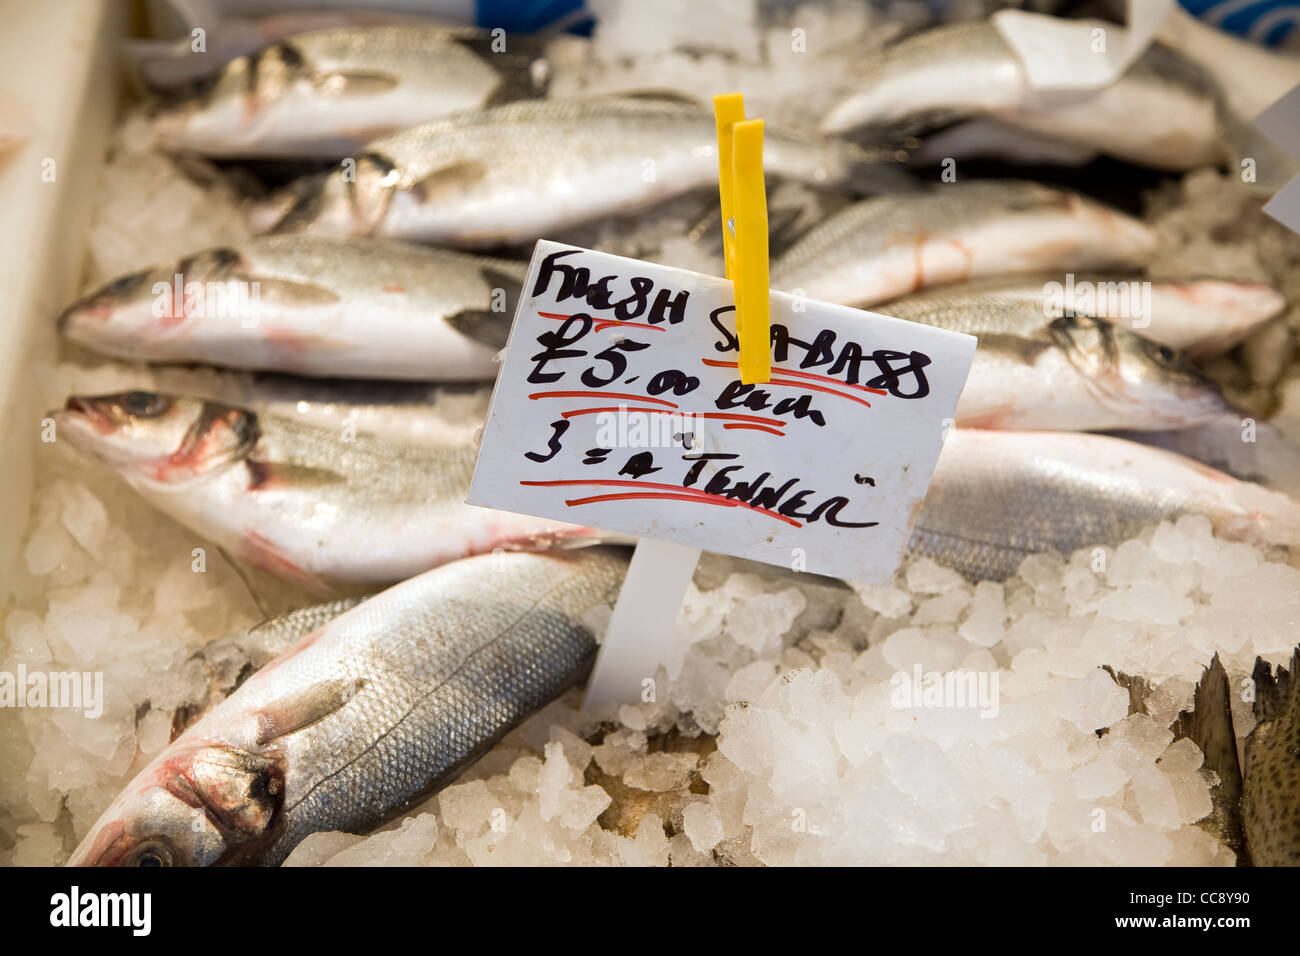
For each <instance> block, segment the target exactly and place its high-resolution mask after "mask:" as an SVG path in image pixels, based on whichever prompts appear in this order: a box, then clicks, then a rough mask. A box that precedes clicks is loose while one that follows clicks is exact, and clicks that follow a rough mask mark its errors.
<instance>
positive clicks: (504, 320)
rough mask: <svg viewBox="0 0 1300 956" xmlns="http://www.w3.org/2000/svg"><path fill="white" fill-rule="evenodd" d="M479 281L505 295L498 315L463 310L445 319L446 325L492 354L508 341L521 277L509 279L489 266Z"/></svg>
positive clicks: (516, 276) (486, 311) (485, 310)
mask: <svg viewBox="0 0 1300 956" xmlns="http://www.w3.org/2000/svg"><path fill="white" fill-rule="evenodd" d="M479 272H480V274H481V275H482V276H483V281H484V282H486V283H487V284H488V286H489V287H490V288H491V289H493V290H494V291H493V295H495V290H497V289H501V290H503V291H504V292H505V299H506V301H505V308H504V309H503V310H502V311H500V312H496V311H492V310H489V309H463V310H462V311H460V312H457V313H456V314H455V315H450V316H448V317H447V324H448V325H450V326H451V327H452V328H453V329H455V330H456V331H457V332H458V333H460V334H461V335H463V336H465V337H466V338H467V339H470V340H472V341H474V342H478V343H480V344H482V345H485V346H487V347H488V348H490V349H493V350H494V351H500V350H501V349H503V348H505V347H506V342H507V341H509V339H510V323H511V320H512V318H513V317H514V314H515V307H516V306H517V305H518V303H519V295H520V293H521V292H522V291H523V277H522V276H519V275H511V274H509V273H506V272H503V271H501V270H499V269H495V268H493V267H492V266H483V267H482V268H481V269H480V270H479Z"/></svg>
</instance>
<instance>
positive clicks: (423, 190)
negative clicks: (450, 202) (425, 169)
mask: <svg viewBox="0 0 1300 956" xmlns="http://www.w3.org/2000/svg"><path fill="white" fill-rule="evenodd" d="M486 175H487V167H486V166H484V165H483V164H482V163H479V162H475V161H473V160H466V161H464V162H459V163H452V164H451V165H450V166H443V167H442V168H441V169H436V170H434V171H433V172H432V173H430V174H429V175H428V176H425V177H424V178H423V179H421V180H420V181H418V182H417V183H415V184H414V185H413V186H412V187H411V191H412V192H414V193H416V194H418V195H419V196H420V198H421V199H424V200H429V199H434V198H436V197H438V196H440V195H441V194H443V193H446V194H449V195H455V194H456V193H458V192H459V191H460V190H462V189H464V188H466V187H467V186H472V185H473V184H474V183H476V182H478V181H479V180H480V179H482V178H483V177H484V176H486Z"/></svg>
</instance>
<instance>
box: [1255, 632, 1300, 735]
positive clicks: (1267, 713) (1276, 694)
mask: <svg viewBox="0 0 1300 956" xmlns="http://www.w3.org/2000/svg"><path fill="white" fill-rule="evenodd" d="M1297 669H1300V647H1297V648H1296V650H1295V653H1294V654H1292V655H1291V669H1290V670H1289V671H1288V670H1287V669H1286V668H1285V667H1283V666H1281V665H1280V664H1279V665H1278V668H1277V674H1274V673H1273V668H1272V667H1270V666H1269V664H1268V662H1267V661H1265V660H1264V659H1263V658H1262V657H1256V658H1255V669H1254V671H1252V672H1251V675H1250V676H1251V680H1253V681H1254V682H1255V703H1254V707H1253V709H1254V711H1255V717H1256V719H1258V720H1259V721H1260V722H1261V723H1263V722H1264V721H1266V720H1276V719H1277V717H1278V716H1279V715H1280V714H1281V713H1282V712H1283V711H1284V710H1286V709H1287V707H1288V706H1289V704H1290V702H1291V697H1292V695H1293V694H1294V692H1295V690H1296V679H1295V674H1296V671H1297Z"/></svg>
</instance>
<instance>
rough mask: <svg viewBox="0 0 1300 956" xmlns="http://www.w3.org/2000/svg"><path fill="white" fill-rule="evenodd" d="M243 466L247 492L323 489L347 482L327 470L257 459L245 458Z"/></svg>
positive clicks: (335, 473) (337, 474) (340, 476)
mask: <svg viewBox="0 0 1300 956" xmlns="http://www.w3.org/2000/svg"><path fill="white" fill-rule="evenodd" d="M244 466H245V467H246V468H247V470H248V490H249V491H265V490H266V489H268V488H278V487H286V486H292V487H294V488H324V487H328V486H329V485H337V484H338V483H339V482H342V481H346V480H347V479H345V478H344V477H343V476H342V475H340V474H339V473H338V472H336V471H330V470H329V469H328V468H311V467H309V466H307V465H288V464H284V463H281V462H269V461H263V460H261V459H258V458H245V459H244Z"/></svg>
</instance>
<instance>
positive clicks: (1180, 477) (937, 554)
mask: <svg viewBox="0 0 1300 956" xmlns="http://www.w3.org/2000/svg"><path fill="white" fill-rule="evenodd" d="M1183 514H1198V515H1204V516H1205V517H1207V518H1209V520H1210V522H1211V524H1212V525H1213V526H1214V529H1215V531H1216V532H1217V533H1218V534H1221V535H1225V536H1227V537H1231V538H1234V539H1238V540H1243V541H1248V542H1250V543H1252V544H1256V545H1285V546H1288V547H1295V546H1296V545H1300V503H1297V502H1296V501H1295V500H1293V499H1292V498H1290V497H1288V496H1287V495H1284V494H1281V493H1279V492H1276V491H1269V490H1267V489H1265V488H1261V487H1259V486H1258V485H1253V484H1250V483H1249V482H1244V481H1238V480H1237V479H1235V478H1232V477H1230V476H1228V475H1225V474H1223V473H1221V472H1217V471H1215V470H1214V469H1212V468H1207V467H1205V466H1204V465H1201V464H1199V463H1197V462H1194V461H1192V460H1190V459H1187V458H1183V457H1181V456H1179V455H1174V454H1171V453H1170V452H1166V451H1161V450H1160V449H1157V448H1149V447H1147V446H1146V445H1139V444H1136V443H1134V442H1127V441H1123V440H1122V439H1118V438H1110V437H1107V436H1104V435H1087V434H1072V433H1068V432H993V431H980V430H978V429H953V430H952V431H951V432H950V433H949V435H948V439H947V441H946V442H945V443H944V447H943V451H942V452H941V453H940V455H939V463H938V466H937V467H936V469H935V472H934V478H933V479H932V481H931V484H930V490H929V492H928V493H927V494H926V497H925V503H924V505H923V506H922V508H921V512H920V515H919V517H918V519H917V523H916V526H915V529H914V531H913V534H912V538H911V542H910V545H909V547H910V549H911V551H912V552H913V553H916V554H922V555H926V556H928V557H931V558H934V559H935V560H936V561H938V562H939V563H941V564H945V565H947V566H949V567H952V568H955V569H956V570H958V571H960V572H962V573H963V574H966V575H967V576H969V577H972V578H981V579H992V580H1001V579H1003V578H1006V577H1009V576H1010V575H1012V574H1014V573H1015V571H1016V569H1017V568H1018V567H1019V566H1020V562H1021V561H1022V560H1023V559H1024V558H1026V557H1027V556H1029V555H1031V554H1038V553H1041V552H1060V553H1062V554H1066V555H1068V554H1070V553H1071V552H1073V551H1075V550H1076V549H1078V548H1084V547H1095V546H1111V547H1113V546H1115V545H1118V544H1119V543H1121V542H1122V541H1124V540H1125V539H1126V538H1129V537H1132V536H1133V535H1134V534H1136V533H1137V532H1138V531H1140V530H1141V529H1142V528H1144V527H1146V526H1148V525H1151V524H1155V523H1156V522H1158V521H1162V520H1164V519H1167V518H1174V517H1177V516H1179V515H1183Z"/></svg>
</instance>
